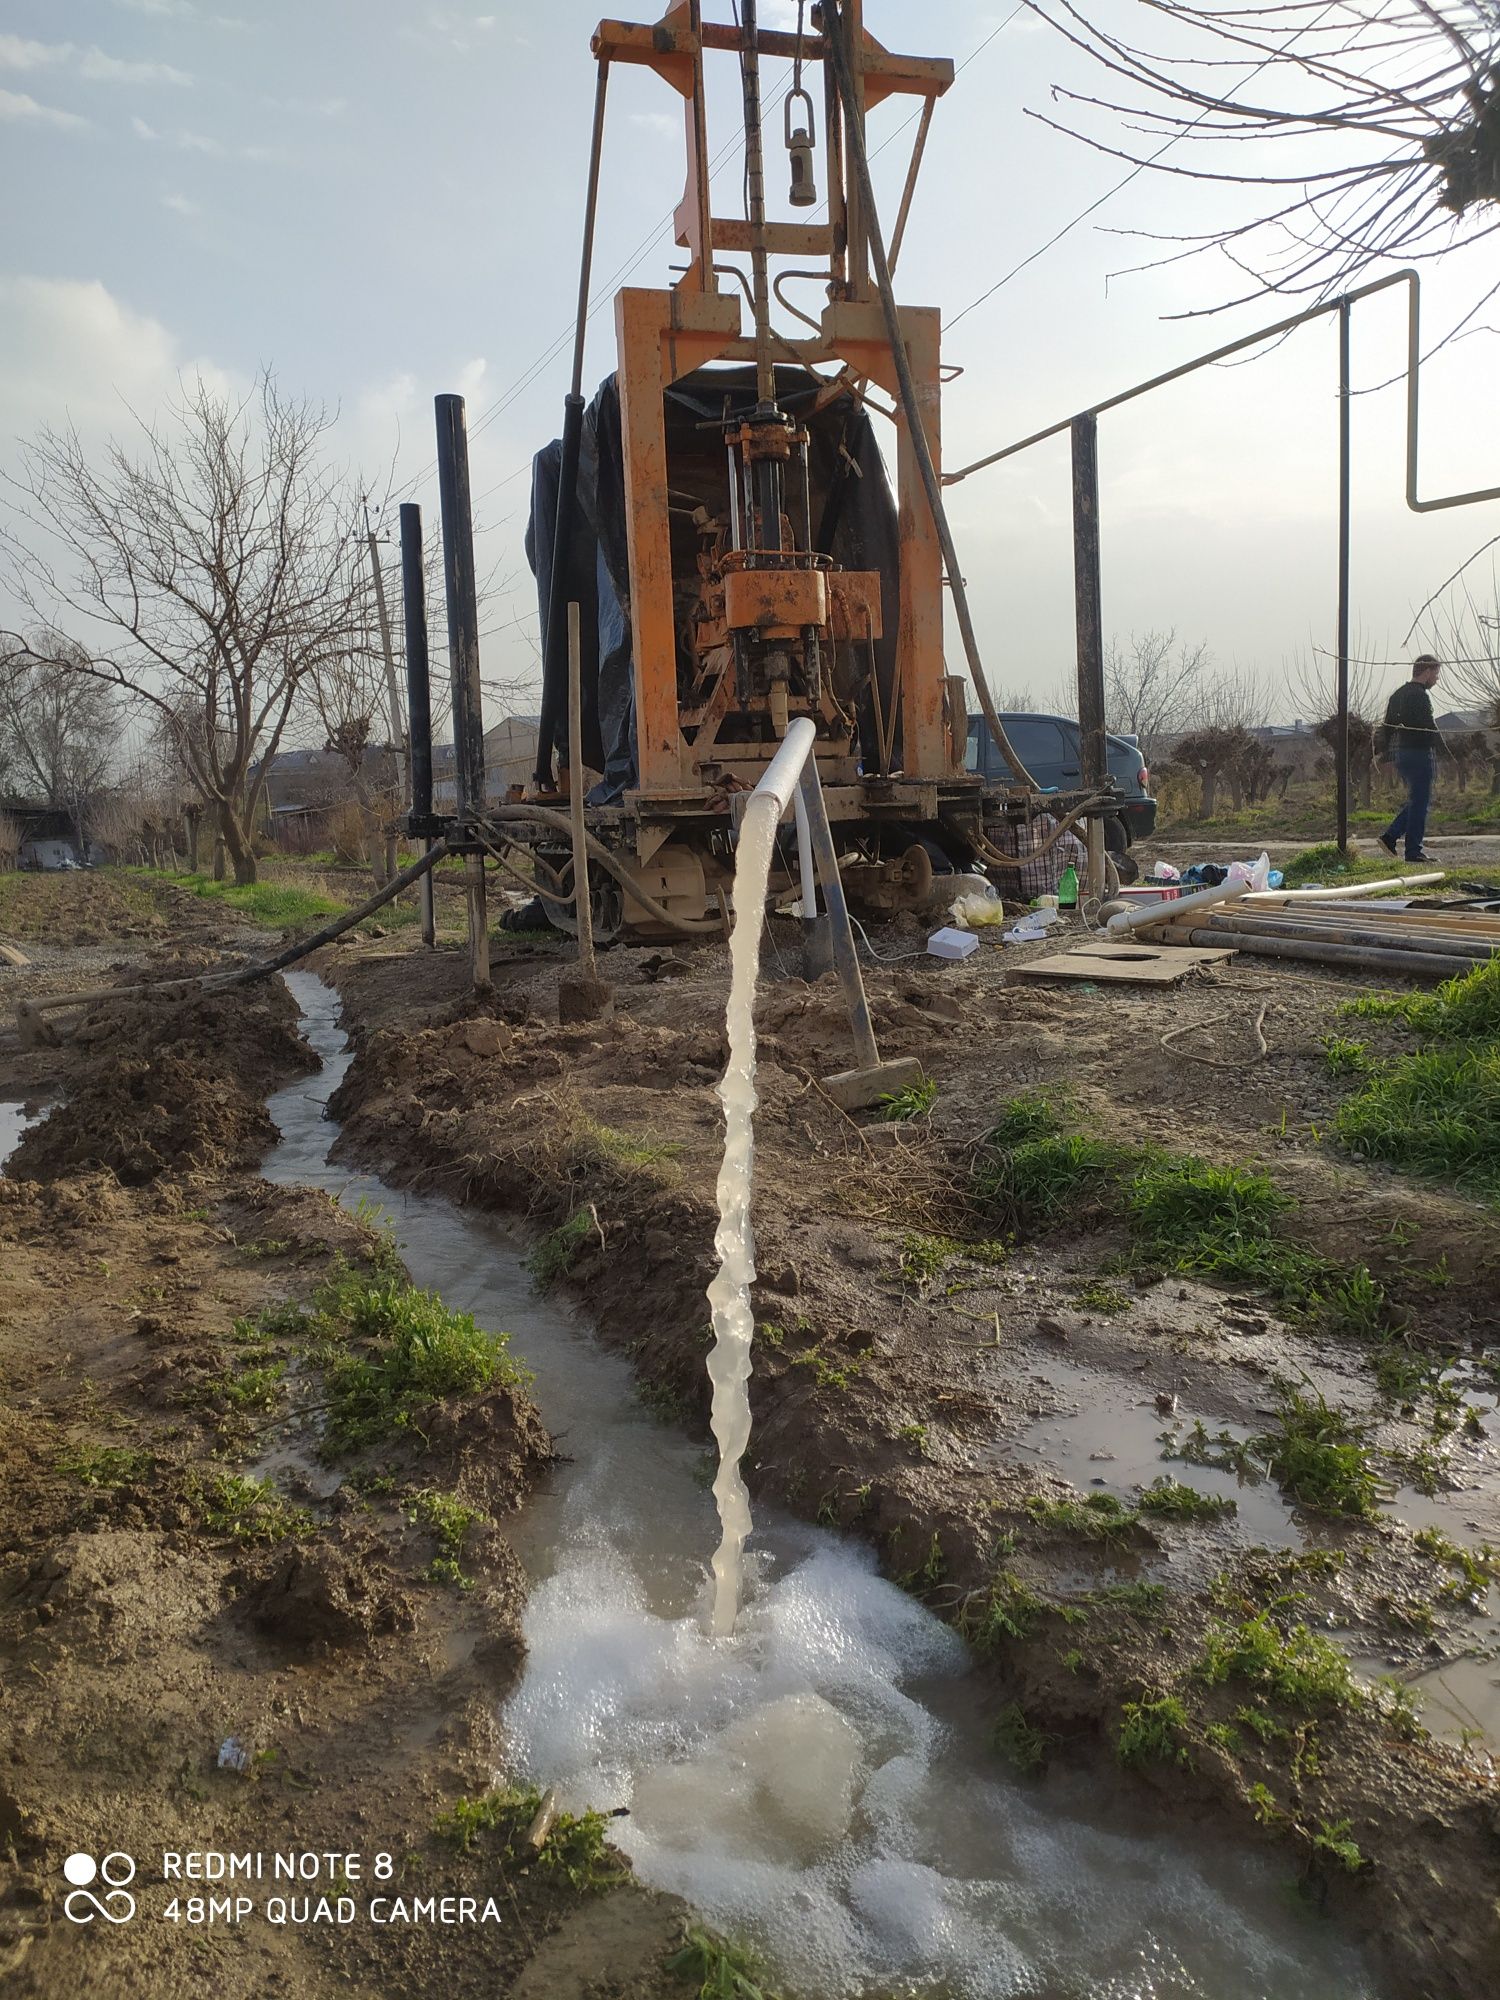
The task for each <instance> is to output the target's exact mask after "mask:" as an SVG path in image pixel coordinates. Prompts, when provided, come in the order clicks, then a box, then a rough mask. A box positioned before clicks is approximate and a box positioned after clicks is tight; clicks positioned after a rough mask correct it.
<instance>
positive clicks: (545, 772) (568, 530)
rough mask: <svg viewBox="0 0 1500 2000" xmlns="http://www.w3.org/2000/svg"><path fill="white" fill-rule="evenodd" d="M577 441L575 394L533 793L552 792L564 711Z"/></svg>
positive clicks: (568, 405) (566, 422) (567, 416)
mask: <svg viewBox="0 0 1500 2000" xmlns="http://www.w3.org/2000/svg"><path fill="white" fill-rule="evenodd" d="M582 441H583V397H582V396H581V395H579V394H578V393H577V392H576V391H575V392H574V393H573V394H571V395H569V396H568V397H567V399H566V400H565V401H564V403H563V434H562V459H561V462H560V464H559V466H558V473H557V515H556V518H555V520H554V521H553V524H552V573H551V576H550V577H549V579H548V586H547V631H546V636H545V640H544V647H543V653H542V714H541V720H540V722H539V723H538V725H537V737H536V769H535V771H534V772H533V774H532V775H533V778H534V780H535V782H536V785H537V787H538V789H539V790H541V791H544V792H550V791H553V790H555V789H556V783H557V781H556V779H555V778H554V777H553V775H552V752H553V748H554V746H555V745H556V742H557V721H558V717H559V715H561V714H565V713H566V711H567V696H568V599H569V597H570V596H571V594H572V593H571V592H570V590H569V588H568V585H569V583H570V581H571V572H572V566H571V564H570V562H569V560H568V557H569V553H570V551H571V549H572V546H573V523H574V520H575V518H576V516H577V513H578V457H579V450H580V447H581V444H582Z"/></svg>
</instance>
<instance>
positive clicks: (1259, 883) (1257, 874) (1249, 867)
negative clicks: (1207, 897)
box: [1225, 849, 1271, 889]
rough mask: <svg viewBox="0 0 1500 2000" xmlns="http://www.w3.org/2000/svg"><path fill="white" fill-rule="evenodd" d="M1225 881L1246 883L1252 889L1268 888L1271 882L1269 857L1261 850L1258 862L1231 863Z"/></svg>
mask: <svg viewBox="0 0 1500 2000" xmlns="http://www.w3.org/2000/svg"><path fill="white" fill-rule="evenodd" d="M1225 880H1226V881H1229V882H1248V883H1249V884H1250V887H1251V888H1252V889H1265V888H1268V887H1269V886H1270V881H1271V857H1270V855H1269V854H1267V853H1266V852H1265V850H1264V849H1262V850H1261V855H1260V859H1259V860H1258V861H1231V862H1230V864H1229V873H1228V875H1227V876H1226V877H1225Z"/></svg>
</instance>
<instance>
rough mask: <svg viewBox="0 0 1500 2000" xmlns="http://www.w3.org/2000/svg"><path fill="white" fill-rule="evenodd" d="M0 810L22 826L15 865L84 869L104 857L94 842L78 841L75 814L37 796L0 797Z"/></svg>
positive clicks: (22, 866) (21, 866)
mask: <svg viewBox="0 0 1500 2000" xmlns="http://www.w3.org/2000/svg"><path fill="white" fill-rule="evenodd" d="M0 813H4V814H5V817H6V818H7V819H10V820H14V821H15V823H16V825H17V826H18V827H19V828H20V829H21V844H20V850H19V852H18V854H17V856H16V865H17V866H18V867H20V868H38V869H43V868H49V869H50V868H81V867H83V866H85V865H86V864H87V865H90V866H91V865H92V864H93V863H94V862H96V861H99V860H101V859H102V858H103V857H102V855H101V854H100V851H99V849H98V848H97V847H95V846H93V845H92V844H91V845H89V846H88V847H87V848H86V849H85V848H81V847H80V846H79V842H78V829H77V827H76V826H75V825H74V823H73V815H72V814H71V813H70V812H67V811H66V810H65V809H64V808H63V807H61V806H49V805H43V804H42V803H41V802H40V801H39V800H36V799H0Z"/></svg>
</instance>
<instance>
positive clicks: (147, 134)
mask: <svg viewBox="0 0 1500 2000" xmlns="http://www.w3.org/2000/svg"><path fill="white" fill-rule="evenodd" d="M130 129H131V131H132V132H134V134H135V136H136V137H137V139H159V138H160V137H161V134H160V132H158V131H157V129H156V127H155V126H154V125H148V124H147V123H146V121H145V119H144V118H132V119H131V121H130Z"/></svg>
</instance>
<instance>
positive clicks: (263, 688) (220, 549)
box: [5, 374, 360, 883]
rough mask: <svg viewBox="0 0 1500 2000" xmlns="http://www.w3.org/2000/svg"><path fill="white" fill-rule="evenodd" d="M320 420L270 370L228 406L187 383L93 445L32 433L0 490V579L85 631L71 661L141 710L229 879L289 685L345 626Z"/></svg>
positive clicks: (254, 811) (340, 516)
mask: <svg viewBox="0 0 1500 2000" xmlns="http://www.w3.org/2000/svg"><path fill="white" fill-rule="evenodd" d="M331 422H332V419H331V418H330V416H329V414H328V413H327V412H326V411H325V410H323V409H321V408H320V407H318V406H316V405H314V404H311V403H307V402H303V401H298V400H295V399H292V398H289V397H286V396H283V395H282V393H281V391H280V390H279V389H278V388H277V385H276V383H275V380H274V379H273V377H272V376H271V375H270V374H265V375H262V377H261V378H260V380H259V381H258V382H257V384H256V387H255V389H254V390H253V391H252V392H251V393H250V394H248V395H246V396H244V397H241V398H239V399H234V398H231V397H228V396H224V395H221V394H219V393H217V392H216V391H215V390H213V389H211V388H209V387H208V386H207V385H206V384H205V383H204V382H203V381H202V380H201V379H200V380H198V381H197V382H195V383H194V384H193V386H192V387H191V389H187V390H185V391H184V393H183V396H182V399H181V400H180V401H179V402H178V403H177V404H175V405H173V406H172V407H171V408H170V409H169V410H168V411H167V412H166V413H165V414H164V415H163V416H162V417H160V418H158V419H155V420H152V421H150V422H147V421H144V420H142V421H141V422H140V423H139V426H138V430H137V433H136V435H135V436H134V438H133V439H132V440H131V441H130V442H129V443H125V442H121V441H119V440H117V439H112V440H110V442H109V443H108V445H107V446H106V447H105V448H104V449H103V450H102V452H100V453H99V454H97V455H91V453H90V452H89V450H88V449H87V448H86V447H85V445H84V443H83V440H82V439H81V438H80V437H79V435H78V432H77V431H76V430H75V429H73V428H72V427H71V426H70V427H68V428H67V429H64V430H52V429H44V430H43V431H41V432H40V433H39V434H38V436H37V437H36V439H35V440H34V441H33V442H32V444H30V445H29V446H27V447H26V448H25V449H24V451H23V454H22V470H21V473H20V475H19V477H17V478H15V479H12V480H11V481H10V482H9V483H10V486H11V491H12V495H13V496H14V497H13V501H12V516H13V518H12V521H11V524H10V525H9V527H8V528H7V530H6V532H5V543H6V547H7V550H8V553H9V557H10V570H11V582H12V586H13V588H15V590H16V591H17V593H18V594H19V595H20V596H21V597H22V599H23V601H24V602H26V603H27V604H29V605H30V606H32V607H33V608H34V609H35V610H36V612H37V614H38V615H39V616H42V617H47V618H49V619H50V618H51V617H53V616H54V615H55V614H56V613H57V611H58V609H59V608H60V607H65V608H66V609H67V610H68V611H69V612H70V613H71V614H72V619H71V621H70V622H76V621H77V619H78V618H79V617H82V618H86V619H88V620H90V621H92V623H93V624H94V626H95V628H96V629H98V630H100V632H101V634H102V638H101V642H100V643H99V644H98V646H97V647H95V648H90V649H88V651H87V653H86V658H85V662H84V663H82V664H81V665H80V669H79V670H80V671H81V672H84V673H87V674H90V675H92V676H94V677H95V678H96V679H98V680H101V681H103V682H105V683H107V684H108V685H111V686H113V687H116V688H118V689H120V690H121V691H123V693H124V694H125V695H126V696H128V697H129V700H130V702H131V703H132V704H133V705H135V706H137V707H139V708H141V709H143V710H145V711H147V712H150V713H152V714H154V715H155V717H156V718H157V719H158V721H159V722H160V724H161V726H162V727H163V728H164V729H165V730H166V732H167V733H168V734H169V735H170V737H171V739H172V743H173V747H174V749H175V750H176V752H177V755H178V757H179V758H180V760H181V763H182V766H183V769H184V770H185V772H186V773H187V775H188V777H189V779H190V780H191V783H192V785H193V787H194V789H195V790H196V791H197V792H198V794H199V795H200V797H201V798H202V799H203V801H204V804H205V807H206V808H207V810H208V813H209V816H210V818H211V819H212V820H213V821H214V822H215V824H216V826H217V828H218V830H219V832H220V833H221V835H222V838H223V840H224V843H225V846H226V847H227V849H228V853H229V857H230V859H231V860H232V862H233V864H234V876H235V880H236V882H240V883H244V882H253V881H254V880H255V875H256V864H255V829H256V826H257V823H258V819H259V815H260V811H261V805H262V800H263V797H264V791H265V783H266V776H267V773H268V770H269V767H270V764H271V760H272V758H273V757H274V756H275V753H276V750H277V748H278V747H279V745H280V742H281V738H282V734H283V732H284V730H285V728H286V726H287V722H288V719H289V718H290V716H291V714H292V710H293V707H294V704H295V702H296V699H297V694H298V690H299V688H300V687H301V685H302V683H303V681H304V680H305V679H306V678H307V677H308V676H309V675H310V674H311V673H312V672H313V671H314V670H315V669H316V668H317V666H318V665H319V664H320V663H321V662H322V661H324V660H326V659H328V658H329V657H331V656H332V655H334V654H336V653H337V651H338V650H339V648H340V647H341V646H343V645H344V644H345V643H346V642H347V637H348V633H349V629H350V626H351V622H355V623H357V621H358V609H357V598H358V593H359V588H360V586H359V583H358V574H359V573H358V568H357V565H356V564H355V562H354V561H353V560H352V555H353V553H354V551H355V546H356V538H357V525H356V519H355V513H354V508H353V505H352V504H351V501H350V496H348V495H347V494H346V492H345V491H344V487H343V482H342V479H341V477H340V475H339V474H338V473H337V472H336V471H335V470H334V469H333V468H332V467H331V466H330V465H329V463H328V460H327V457H326V445H327V433H328V431H329V428H330V425H331Z"/></svg>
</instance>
